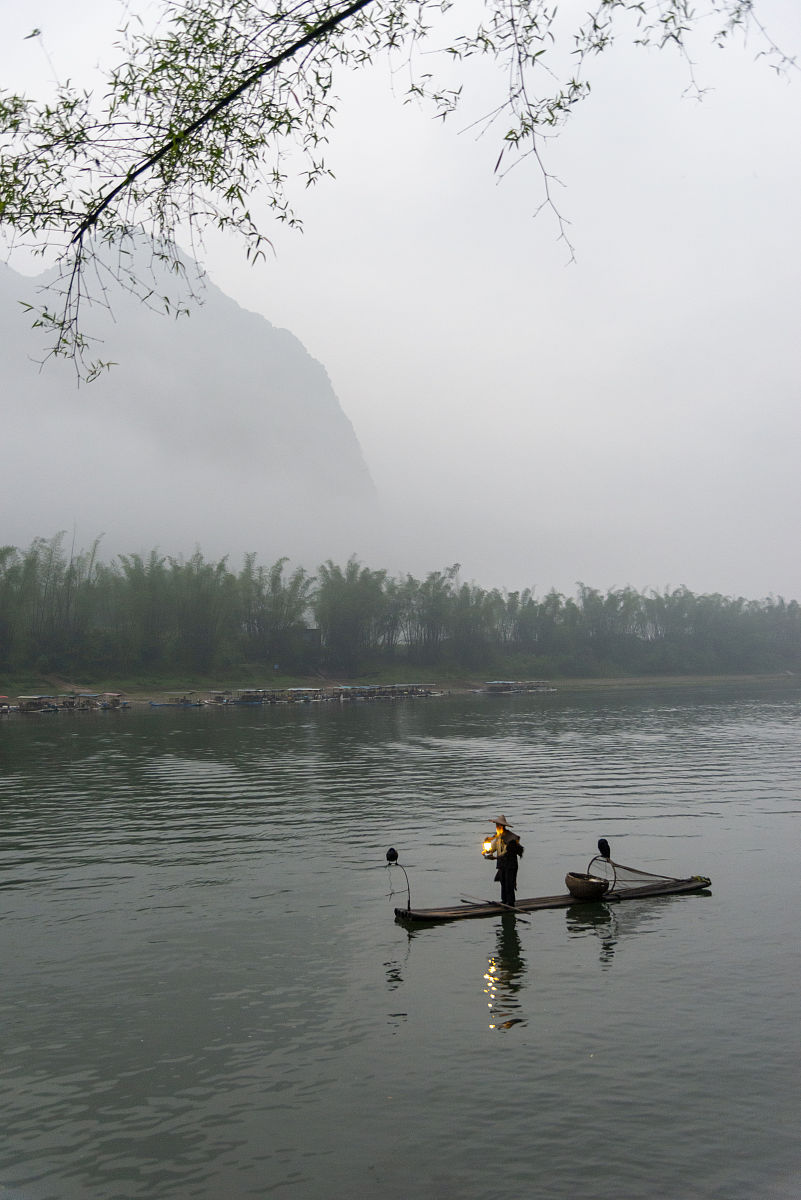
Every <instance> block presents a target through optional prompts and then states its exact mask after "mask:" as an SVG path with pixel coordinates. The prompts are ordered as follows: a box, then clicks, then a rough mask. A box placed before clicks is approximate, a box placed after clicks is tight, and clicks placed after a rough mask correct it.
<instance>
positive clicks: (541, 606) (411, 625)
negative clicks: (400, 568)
mask: <svg viewBox="0 0 801 1200" xmlns="http://www.w3.org/2000/svg"><path fill="white" fill-rule="evenodd" d="M412 666H414V667H419V668H421V669H422V668H425V669H429V668H431V669H434V670H436V669H439V670H441V671H442V672H443V674H444V673H445V672H448V673H453V672H460V671H463V672H464V673H465V674H468V675H469V674H472V673H474V672H477V673H481V674H482V675H484V676H485V677H487V676H488V675H489V674H490V673H495V672H498V673H501V672H506V671H509V672H510V673H511V674H513V675H515V676H518V677H519V676H521V675H526V676H538V677H542V676H547V677H551V678H559V677H562V678H565V677H570V676H573V677H578V676H580V677H585V676H586V677H592V676H614V675H623V674H628V675H638V674H641V675H648V674H685V675H686V674H726V673H759V672H776V671H796V670H799V669H801V606H799V604H798V603H797V602H796V601H794V600H793V601H789V602H787V601H785V600H783V599H781V598H778V599H777V598H769V599H762V600H746V599H743V598H742V597H737V598H734V597H731V596H723V595H718V594H714V595H695V594H693V593H692V592H690V591H689V590H688V589H687V588H685V587H678V588H674V589H666V590H664V591H661V592H659V591H649V592H647V593H639V592H637V591H636V590H634V589H633V588H631V587H623V588H613V589H610V590H609V591H607V592H606V593H602V592H600V591H598V590H596V589H594V588H591V587H587V586H585V585H584V584H578V585H577V588H576V593H575V595H574V596H565V595H562V594H561V593H558V592H555V591H551V592H549V593H547V594H546V595H543V596H542V597H538V596H537V595H536V594H535V593H534V591H532V590H529V589H526V590H524V591H520V592H508V591H505V590H503V589H498V588H492V589H486V588H483V587H479V586H477V585H476V584H474V583H467V582H463V581H462V580H461V579H460V569H459V566H458V565H456V564H455V565H453V566H449V567H447V568H444V569H443V570H439V571H433V572H431V573H430V574H428V575H427V576H426V577H425V578H424V579H416V578H414V577H413V576H411V575H403V576H395V577H393V576H391V575H390V574H389V573H388V572H387V571H386V570H373V569H371V568H369V567H367V566H364V565H363V564H361V563H360V562H359V561H358V560H357V559H356V558H351V559H350V560H349V561H348V562H347V563H346V564H344V566H342V565H338V564H336V563H334V562H332V561H330V560H329V561H328V562H326V563H324V564H322V565H321V566H320V567H319V568H318V569H317V572H316V574H311V573H310V572H308V571H306V570H305V569H304V568H302V567H297V568H295V569H291V570H290V568H289V566H288V560H287V559H279V560H278V561H277V562H275V563H273V564H272V565H271V566H263V565H260V564H259V563H258V562H257V558H256V555H255V554H249V555H247V556H246V557H245V559H244V562H243V563H242V566H241V567H240V568H239V569H238V570H233V569H232V568H231V567H230V566H229V564H228V560H227V559H226V558H223V559H221V560H220V561H219V562H212V561H207V560H206V559H205V558H204V556H203V555H202V553H201V552H200V551H199V550H197V551H196V552H195V553H194V554H193V555H191V557H188V558H172V557H168V556H165V555H162V554H160V553H159V552H158V551H156V550H153V551H151V552H150V554H149V555H147V556H145V555H140V554H121V555H118V556H116V557H115V558H113V559H112V560H111V561H110V562H104V561H102V560H101V558H100V557H99V554H98V543H97V542H96V543H95V544H94V545H93V546H92V547H91V548H90V549H89V550H81V551H80V552H77V553H76V552H75V550H74V549H73V550H71V551H69V550H67V549H66V547H65V536H64V535H63V534H59V535H57V536H56V537H53V538H51V539H44V538H37V539H36V540H35V541H34V542H33V543H32V544H31V545H30V546H29V547H28V549H26V550H23V549H18V548H16V547H13V546H6V547H3V548H0V671H2V672H4V673H6V674H19V673H26V672H28V673H34V672H35V673H37V674H39V675H46V674H62V675H69V676H71V677H73V678H79V677H81V676H85V677H93V676H94V677H98V676H101V675H102V676H103V677H105V678H133V677H151V678H157V677H158V676H159V675H160V674H161V675H166V674H168V673H173V672H176V671H181V672H187V673H189V672H191V673H194V674H197V675H200V674H209V673H212V672H220V673H223V672H225V673H228V674H230V673H232V672H241V671H243V670H247V671H248V672H249V674H250V675H251V676H252V677H254V678H255V677H256V676H257V675H258V676H259V677H265V676H267V675H268V673H269V674H270V675H272V673H273V672H274V671H276V670H280V671H281V672H282V673H283V674H287V673H294V674H313V673H322V674H324V675H332V674H339V675H341V676H346V675H350V676H354V675H358V674H364V673H368V672H370V671H376V670H381V669H383V668H392V669H397V668H404V667H412Z"/></svg>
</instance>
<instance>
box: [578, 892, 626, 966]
mask: <svg viewBox="0 0 801 1200" xmlns="http://www.w3.org/2000/svg"><path fill="white" fill-rule="evenodd" d="M565 918H566V921H567V931H568V933H569V934H571V935H572V936H573V937H586V936H587V935H588V934H594V935H595V936H596V937H597V938H598V940H599V942H600V943H601V945H600V951H599V956H600V960H601V965H602V966H603V967H608V966H611V963H612V959H613V958H614V956H615V946H616V945H617V940H618V927H617V916H616V914H615V913H614V912H612V910H611V909H610V908H609V907H608V906H607V905H606V904H572V905H571V906H570V908H568V909H567V910H566V912H565Z"/></svg>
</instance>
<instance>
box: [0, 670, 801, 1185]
mask: <svg viewBox="0 0 801 1200" xmlns="http://www.w3.org/2000/svg"><path fill="white" fill-rule="evenodd" d="M800 794H801V691H799V690H798V689H794V688H793V687H792V686H788V687H786V688H784V689H782V690H773V691H771V690H762V691H759V690H757V689H755V688H753V689H750V690H749V689H748V688H741V689H737V690H735V689H733V688H728V689H726V690H720V691H717V690H715V689H711V688H710V689H704V688H694V689H692V690H686V689H684V690H683V689H680V688H675V689H669V690H663V691H659V692H655V691H654V692H650V691H647V690H638V691H636V692H633V693H631V694H622V693H615V692H611V691H610V692H603V691H600V690H599V691H597V692H592V693H587V694H573V695H571V694H567V693H565V694H564V695H562V694H559V693H557V694H555V695H543V696H532V697H523V696H521V697H498V698H493V697H485V696H478V695H476V696H468V697H456V696H453V697H447V696H446V697H441V698H432V699H428V700H422V699H420V700H414V701H405V702H399V703H395V704H389V703H377V704H364V705H357V704H351V705H338V704H319V705H318V704H314V705H292V706H275V707H268V708H241V709H235V708H227V709H222V710H214V709H193V710H187V711H180V710H170V709H159V710H149V709H147V710H142V709H134V710H132V711H130V712H127V713H104V714H101V713H98V714H81V713H76V714H57V715H42V716H36V717H24V716H13V715H12V716H11V717H9V718H3V720H2V722H0V813H2V825H1V826H0V951H1V952H2V968H3V988H2V998H1V999H0V1041H1V1044H2V1066H3V1071H2V1082H1V1083H0V1118H1V1119H2V1131H3V1136H2V1146H3V1149H2V1155H1V1156H0V1197H2V1198H3V1200H12V1198H13V1200H117V1198H119V1200H135V1198H136V1200H138V1198H140V1197H142V1198H145V1197H146V1198H147V1200H173V1198H175V1200H190V1198H198V1200H223V1198H225V1200H240V1198H241V1200H244V1198H245V1197H263V1198H270V1197H277V1198H283V1197H287V1198H292V1200H295V1198H298V1200H301V1198H302V1200H340V1198H343V1200H344V1198H345V1197H352V1196H360V1197H377V1198H380V1200H407V1198H409V1197H415V1198H420V1200H429V1198H430V1200H435V1198H436V1200H451V1198H452V1200H495V1198H496V1197H497V1198H498V1200H500V1198H501V1197H503V1198H504V1200H509V1198H510V1197H511V1198H521V1200H522V1198H532V1200H563V1198H564V1200H567V1198H568V1197H570V1198H571V1200H572V1198H574V1197H578V1196H581V1197H583V1198H585V1200H600V1198H601V1197H604V1198H605V1197H609V1196H614V1197H617V1198H618V1200H662V1198H664V1200H667V1198H668V1197H671V1198H672V1200H676V1198H678V1200H690V1198H692V1200H701V1198H703V1200H712V1198H715V1200H718V1198H720V1200H757V1198H759V1200H761V1198H763V1197H764V1198H769V1200H780V1198H781V1200H784V1198H787V1200H791V1198H796V1197H798V1196H801V1151H800V1150H799V1144H798V1128H799V1116H800V1115H801V1111H800V1110H801V1104H800V1103H799V1088H798V1078H799V1057H800V1056H799V994H800V991H801V971H800V970H799V953H798V950H799V938H798V916H797V909H798V894H799V862H801V837H800V836H799V811H800V809H801V806H800V805H799V795H800ZM498 809H501V810H502V811H503V812H505V813H506V815H507V816H508V817H509V819H510V820H511V821H512V823H513V825H514V827H515V829H516V830H517V831H518V832H519V833H520V835H521V838H522V841H523V843H524V846H525V856H524V858H523V860H522V865H521V873H520V877H519V885H518V891H519V894H520V895H522V896H537V895H544V894H552V893H554V892H562V891H564V884H563V881H564V875H565V872H566V871H568V870H579V871H581V870H585V869H586V866H587V864H588V861H589V859H590V857H591V856H592V854H593V851H594V847H595V843H596V841H597V839H598V837H600V836H604V837H606V838H608V839H609V841H610V842H611V844H612V851H613V857H614V858H615V859H617V860H618V861H620V862H623V863H626V864H630V865H634V866H641V867H644V868H645V869H646V870H650V871H654V872H659V873H666V874H676V875H682V876H685V875H691V874H705V875H709V876H711V878H712V888H711V891H710V892H707V893H701V894H698V895H690V896H684V897H681V896H677V897H662V898H656V899H651V900H641V901H637V900H632V901H628V902H627V903H625V904H621V905H617V906H613V905H603V904H600V905H592V906H573V907H571V908H568V909H565V910H555V911H548V912H540V913H535V914H532V915H531V916H530V917H529V918H527V919H526V920H523V919H522V918H520V917H515V916H514V915H509V916H506V917H503V918H493V919H487V920H478V921H461V922H456V923H452V924H440V925H436V926H434V927H432V928H423V929H419V930H415V931H413V932H411V933H410V932H409V931H407V930H406V929H404V928H403V927H402V926H400V925H398V924H396V923H395V921H394V919H393V908H394V906H395V905H398V904H403V905H405V903H406V882H405V879H404V876H403V874H402V872H401V871H400V870H399V868H397V867H395V868H391V869H389V868H387V867H386V865H385V852H386V849H387V848H388V847H389V846H390V845H394V846H395V847H396V848H397V849H398V852H399V854H400V861H401V863H402V864H403V866H404V867H405V868H406V870H407V873H408V877H409V880H410V884H411V891H412V901H413V903H415V904H417V905H419V906H428V905H438V904H443V903H448V902H454V901H458V899H459V897H460V896H471V897H479V898H481V897H485V896H489V897H493V896H495V895H496V893H497V885H496V884H494V883H493V882H492V871H491V869H489V867H488V865H487V863H485V862H484V861H483V860H482V858H481V855H480V849H481V840H482V837H483V835H484V834H485V833H486V832H487V831H488V830H489V829H490V827H491V826H490V818H492V817H493V816H494V815H495V813H496V810H498Z"/></svg>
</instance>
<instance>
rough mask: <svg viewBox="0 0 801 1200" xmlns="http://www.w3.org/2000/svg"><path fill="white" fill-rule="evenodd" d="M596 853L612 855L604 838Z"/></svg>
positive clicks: (604, 855) (599, 839) (605, 855)
mask: <svg viewBox="0 0 801 1200" xmlns="http://www.w3.org/2000/svg"><path fill="white" fill-rule="evenodd" d="M598 853H599V854H600V856H601V858H611V857H612V851H611V850H610V849H609V843H608V842H607V840H606V838H598ZM387 858H389V855H387Z"/></svg>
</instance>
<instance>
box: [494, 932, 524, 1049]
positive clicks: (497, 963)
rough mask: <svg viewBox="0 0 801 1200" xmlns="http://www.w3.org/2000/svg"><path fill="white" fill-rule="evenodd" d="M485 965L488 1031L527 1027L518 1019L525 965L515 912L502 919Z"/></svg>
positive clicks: (520, 1018)
mask: <svg viewBox="0 0 801 1200" xmlns="http://www.w3.org/2000/svg"><path fill="white" fill-rule="evenodd" d="M487 964H488V965H487V973H486V975H485V976H484V992H485V994H486V996H487V1007H488V1008H489V1016H490V1022H489V1026H490V1029H511V1028H512V1026H513V1025H526V1024H528V1022H527V1021H526V1019H525V1018H524V1017H523V1016H521V1005H520V993H521V991H522V988H523V976H524V975H525V973H526V963H525V959H524V958H523V953H522V947H521V945H520V935H519V934H518V932H517V918H516V917H515V915H514V913H508V914H507V915H505V916H503V917H501V919H500V923H499V925H498V927H497V945H496V948H495V953H494V954H491V955H490V957H489V959H488V960H487Z"/></svg>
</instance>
